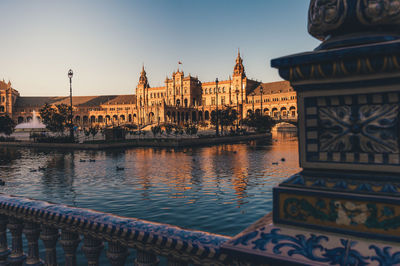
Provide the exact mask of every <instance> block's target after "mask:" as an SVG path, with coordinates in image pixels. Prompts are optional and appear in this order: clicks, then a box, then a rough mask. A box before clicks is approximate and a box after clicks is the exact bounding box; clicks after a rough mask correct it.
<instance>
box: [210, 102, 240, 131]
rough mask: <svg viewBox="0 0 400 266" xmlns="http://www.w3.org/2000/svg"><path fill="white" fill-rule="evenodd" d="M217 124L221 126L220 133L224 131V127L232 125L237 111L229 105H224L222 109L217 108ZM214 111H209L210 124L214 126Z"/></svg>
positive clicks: (215, 119) (215, 121)
mask: <svg viewBox="0 0 400 266" xmlns="http://www.w3.org/2000/svg"><path fill="white" fill-rule="evenodd" d="M218 118H219V119H218V124H219V126H221V133H223V132H224V127H227V126H232V125H233V124H234V123H235V121H236V119H237V112H236V110H235V109H233V108H232V107H230V106H225V108H224V109H223V110H218ZM216 123H217V116H216V112H211V124H212V125H214V126H216Z"/></svg>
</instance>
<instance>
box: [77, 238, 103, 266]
mask: <svg viewBox="0 0 400 266" xmlns="http://www.w3.org/2000/svg"><path fill="white" fill-rule="evenodd" d="M103 247H104V246H103V242H102V241H101V240H99V239H96V238H93V237H90V236H85V238H84V239H83V246H82V251H83V253H85V256H86V258H87V260H88V265H89V266H97V265H99V257H100V254H101V251H102V250H103Z"/></svg>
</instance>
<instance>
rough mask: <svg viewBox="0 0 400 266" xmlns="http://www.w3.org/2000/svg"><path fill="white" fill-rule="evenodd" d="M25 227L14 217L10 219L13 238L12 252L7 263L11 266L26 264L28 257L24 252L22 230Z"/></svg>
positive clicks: (9, 227) (9, 226)
mask: <svg viewBox="0 0 400 266" xmlns="http://www.w3.org/2000/svg"><path fill="white" fill-rule="evenodd" d="M23 227H24V225H23V224H22V221H21V220H19V219H16V218H14V217H10V219H9V223H8V229H10V232H11V236H12V250H11V254H10V255H9V256H8V260H7V262H8V263H9V265H11V266H20V265H22V263H23V262H24V260H25V258H26V256H25V255H24V251H23V250H22V228H23Z"/></svg>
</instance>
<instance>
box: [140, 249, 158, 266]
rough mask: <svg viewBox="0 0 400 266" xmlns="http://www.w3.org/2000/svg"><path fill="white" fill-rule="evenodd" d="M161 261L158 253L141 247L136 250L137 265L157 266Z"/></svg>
mask: <svg viewBox="0 0 400 266" xmlns="http://www.w3.org/2000/svg"><path fill="white" fill-rule="evenodd" d="M159 262H160V261H159V259H158V258H157V255H155V254H153V253H150V252H147V251H143V250H140V249H137V250H136V259H135V264H134V265H135V266H156V265H158V263H159Z"/></svg>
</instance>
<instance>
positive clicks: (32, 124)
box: [15, 110, 46, 132]
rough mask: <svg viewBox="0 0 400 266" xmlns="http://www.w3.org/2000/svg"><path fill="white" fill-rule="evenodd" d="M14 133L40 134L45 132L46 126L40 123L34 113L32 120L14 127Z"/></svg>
mask: <svg viewBox="0 0 400 266" xmlns="http://www.w3.org/2000/svg"><path fill="white" fill-rule="evenodd" d="M15 131H16V132H42V131H46V125H45V124H43V123H42V122H40V120H39V119H38V117H37V116H36V111H35V110H34V111H33V112H32V120H31V121H29V122H26V123H21V124H18V125H17V126H16V127H15Z"/></svg>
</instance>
